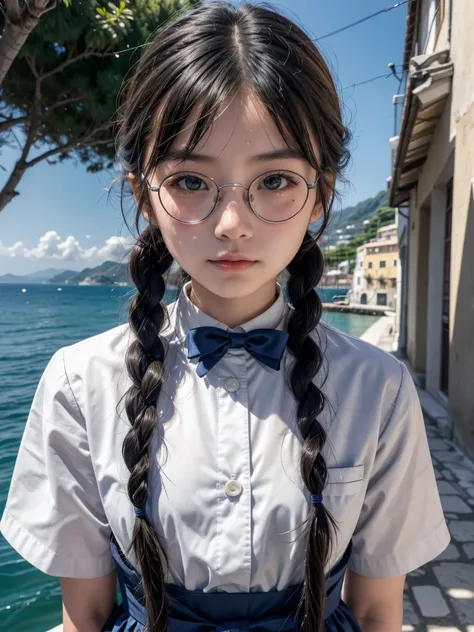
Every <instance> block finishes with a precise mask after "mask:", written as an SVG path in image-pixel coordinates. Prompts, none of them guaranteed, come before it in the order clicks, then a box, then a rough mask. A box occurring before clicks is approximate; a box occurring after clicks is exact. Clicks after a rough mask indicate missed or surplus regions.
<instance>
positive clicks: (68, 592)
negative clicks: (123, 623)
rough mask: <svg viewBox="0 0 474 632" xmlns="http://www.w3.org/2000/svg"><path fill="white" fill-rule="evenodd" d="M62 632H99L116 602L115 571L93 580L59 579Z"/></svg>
mask: <svg viewBox="0 0 474 632" xmlns="http://www.w3.org/2000/svg"><path fill="white" fill-rule="evenodd" d="M61 591H62V596H63V632H100V631H101V630H102V628H103V627H104V624H105V622H106V621H107V619H108V618H109V616H110V613H111V612H112V610H113V607H114V605H115V604H116V601H117V578H116V574H115V571H113V572H112V573H109V574H108V575H106V576H105V577H96V578H94V579H71V578H66V577H62V578H61Z"/></svg>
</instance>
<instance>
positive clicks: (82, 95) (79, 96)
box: [48, 94, 86, 112]
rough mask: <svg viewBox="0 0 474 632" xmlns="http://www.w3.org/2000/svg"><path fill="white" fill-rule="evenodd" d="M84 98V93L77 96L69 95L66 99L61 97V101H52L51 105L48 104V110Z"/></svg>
mask: <svg viewBox="0 0 474 632" xmlns="http://www.w3.org/2000/svg"><path fill="white" fill-rule="evenodd" d="M85 98H86V95H85V94H80V95H78V96H77V97H69V98H67V99H63V100H62V101H56V103H53V105H50V106H48V112H51V110H56V109H57V108H60V107H61V106H63V105H68V104H69V103H75V102H76V101H82V100H83V99H85Z"/></svg>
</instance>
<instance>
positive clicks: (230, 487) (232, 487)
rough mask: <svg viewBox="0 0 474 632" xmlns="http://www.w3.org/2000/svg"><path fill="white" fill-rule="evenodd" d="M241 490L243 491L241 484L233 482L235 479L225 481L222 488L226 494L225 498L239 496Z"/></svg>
mask: <svg viewBox="0 0 474 632" xmlns="http://www.w3.org/2000/svg"><path fill="white" fill-rule="evenodd" d="M242 490H243V487H242V483H240V481H237V480H235V478H232V479H231V480H230V481H227V483H226V484H225V487H224V491H225V493H226V494H227V496H240V494H241V493H242Z"/></svg>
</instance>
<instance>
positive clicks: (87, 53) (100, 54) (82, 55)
mask: <svg viewBox="0 0 474 632" xmlns="http://www.w3.org/2000/svg"><path fill="white" fill-rule="evenodd" d="M112 48H113V42H112V44H109V46H108V47H107V48H106V49H105V50H104V51H102V52H99V51H98V50H97V51H96V50H94V49H91V48H86V50H85V51H83V52H82V53H79V55H76V56H75V57H74V56H70V57H68V58H67V59H66V60H65V61H63V63H62V64H59V66H56V68H53V69H52V70H49V71H48V72H45V73H44V74H42V75H41V76H40V79H41V80H43V79H47V78H48V77H52V76H53V75H56V74H58V72H62V71H63V70H64V69H65V68H67V67H68V66H70V65H71V64H75V63H76V62H77V61H81V60H82V59H87V58H88V57H107V56H108V55H109V54H110V51H111V49H112Z"/></svg>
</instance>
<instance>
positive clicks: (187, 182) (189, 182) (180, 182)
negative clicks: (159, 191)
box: [168, 175, 207, 192]
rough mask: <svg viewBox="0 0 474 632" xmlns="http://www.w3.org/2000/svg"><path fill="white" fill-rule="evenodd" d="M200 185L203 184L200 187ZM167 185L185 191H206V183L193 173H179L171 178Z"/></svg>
mask: <svg viewBox="0 0 474 632" xmlns="http://www.w3.org/2000/svg"><path fill="white" fill-rule="evenodd" d="M201 185H203V186H202V187H201ZM168 186H172V187H174V188H178V189H181V190H182V191H185V192H192V191H206V190H207V185H206V183H205V182H204V180H203V179H202V178H199V177H198V176H193V175H181V176H177V177H175V178H171V179H170V181H169V184H168Z"/></svg>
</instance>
